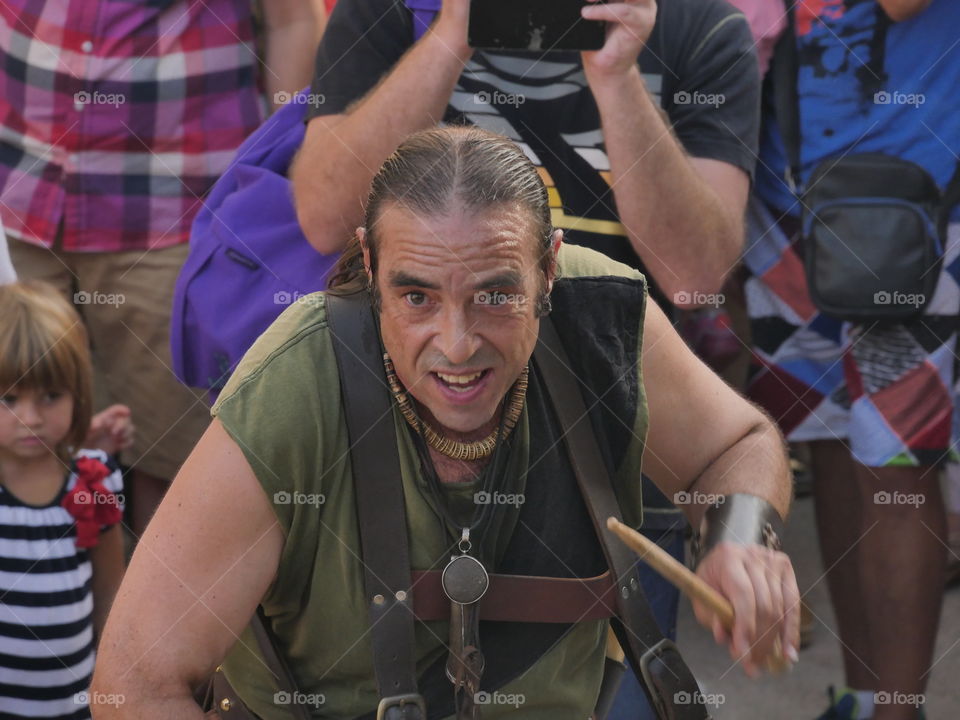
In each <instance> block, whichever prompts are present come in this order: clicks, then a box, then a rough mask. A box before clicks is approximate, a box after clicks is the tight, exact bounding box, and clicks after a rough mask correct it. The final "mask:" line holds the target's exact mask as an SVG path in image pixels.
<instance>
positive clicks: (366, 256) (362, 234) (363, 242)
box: [357, 227, 373, 285]
mask: <svg viewBox="0 0 960 720" xmlns="http://www.w3.org/2000/svg"><path fill="white" fill-rule="evenodd" d="M357 242H359V243H360V250H361V251H362V252H363V267H364V269H365V270H366V271H367V280H368V281H369V282H370V284H371V285H373V273H372V272H371V271H370V247H369V246H368V245H367V231H366V229H365V228H362V227H358V228H357Z"/></svg>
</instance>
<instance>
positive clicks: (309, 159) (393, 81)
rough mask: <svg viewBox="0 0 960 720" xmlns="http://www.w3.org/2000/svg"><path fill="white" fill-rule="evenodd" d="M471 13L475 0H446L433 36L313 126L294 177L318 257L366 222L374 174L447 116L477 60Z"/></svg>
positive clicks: (299, 204) (298, 203)
mask: <svg viewBox="0 0 960 720" xmlns="http://www.w3.org/2000/svg"><path fill="white" fill-rule="evenodd" d="M469 12H470V0H444V2H443V9H442V11H441V12H440V15H439V16H438V17H437V19H436V21H435V22H434V24H433V26H432V27H431V29H430V31H429V32H427V34H426V35H424V37H423V38H422V39H421V40H420V41H419V42H418V43H416V44H415V45H414V46H413V47H412V48H410V50H409V52H407V53H405V54H404V55H403V57H402V59H401V60H400V61H399V62H398V63H397V64H396V65H395V66H394V67H393V69H392V70H391V71H390V72H389V73H388V74H387V75H386V76H385V77H384V78H383V79H382V80H381V81H380V82H379V83H378V84H377V85H376V87H375V88H374V89H373V90H372V91H371V92H369V93H367V95H366V96H364V97H363V98H362V99H361V100H360V101H358V102H357V103H355V104H354V105H353V106H352V107H350V108H349V109H348V110H347V112H345V113H340V114H335V115H322V116H320V117H316V118H314V119H313V120H311V121H310V124H309V125H308V126H307V132H306V137H305V138H304V143H303V147H302V148H301V150H300V153H299V154H298V155H297V158H296V160H295V161H294V165H293V167H292V169H291V177H292V180H293V189H294V201H295V203H296V206H297V217H298V218H299V220H300V225H301V227H302V228H303V231H304V234H305V235H306V236H307V240H309V241H310V244H311V245H313V246H314V247H315V248H316V249H317V250H318V251H319V252H321V253H332V252H339V251H340V250H342V249H343V247H344V246H345V245H346V243H347V241H348V240H349V239H350V237H351V235H352V234H353V232H354V230H355V229H356V228H357V226H359V225H362V224H363V200H364V199H365V198H366V196H367V193H368V191H369V188H370V181H371V180H372V179H373V175H374V172H375V170H376V168H378V167H380V165H381V164H382V163H383V161H384V160H385V159H386V158H387V157H388V156H389V155H390V154H391V153H392V152H393V151H394V150H396V148H397V146H398V145H400V142H401V141H402V140H403V139H404V138H406V137H407V136H408V135H410V134H411V133H414V132H416V131H417V130H423V129H425V128H428V127H431V126H433V125H436V124H437V123H438V122H440V120H441V119H442V118H443V114H444V110H445V109H446V107H447V103H448V102H449V100H450V95H451V93H452V92H453V88H454V86H455V85H456V82H457V78H459V77H460V73H461V71H462V70H463V66H464V64H465V63H466V62H467V60H469V58H470V57H471V55H473V49H472V48H470V46H469V45H468V44H467V18H468V16H469ZM318 198H321V199H322V200H318Z"/></svg>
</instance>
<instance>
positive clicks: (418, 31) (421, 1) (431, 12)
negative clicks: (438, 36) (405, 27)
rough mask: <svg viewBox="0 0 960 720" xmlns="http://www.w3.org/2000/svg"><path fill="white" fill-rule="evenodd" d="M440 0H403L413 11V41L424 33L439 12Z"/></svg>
mask: <svg viewBox="0 0 960 720" xmlns="http://www.w3.org/2000/svg"><path fill="white" fill-rule="evenodd" d="M440 2H441V0H404V5H406V6H407V8H408V9H409V10H410V12H411V13H413V41H414V42H417V41H418V40H419V39H420V38H422V37H423V36H424V35H426V33H427V30H428V29H429V28H430V23H432V22H433V19H434V18H435V17H436V16H437V13H439V12H440Z"/></svg>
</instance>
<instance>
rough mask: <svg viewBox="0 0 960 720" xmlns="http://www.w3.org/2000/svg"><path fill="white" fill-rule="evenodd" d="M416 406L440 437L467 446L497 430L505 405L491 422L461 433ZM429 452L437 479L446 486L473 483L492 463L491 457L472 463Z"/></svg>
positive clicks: (418, 404) (433, 451)
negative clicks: (489, 463) (447, 484)
mask: <svg viewBox="0 0 960 720" xmlns="http://www.w3.org/2000/svg"><path fill="white" fill-rule="evenodd" d="M416 406H417V413H418V414H419V415H420V417H421V418H422V419H423V421H424V422H425V423H427V424H429V425H430V427H432V428H433V429H434V430H435V431H436V432H437V433H438V434H439V435H441V436H443V437H445V438H448V439H450V440H454V441H456V442H461V443H466V444H469V443H473V442H477V441H478V440H483V439H484V438H485V437H487V436H488V435H489V434H490V433H492V432H493V431H494V430H496V429H497V427H499V425H500V416H501V414H502V413H503V403H502V402H501V403H500V406H499V407H498V408H497V412H495V413H494V414H493V417H492V418H490V420H488V421H487V422H486V423H484V424H483V425H481V426H480V427H478V428H477V429H476V430H470V431H469V432H460V431H457V430H452V429H451V428H448V427H445V426H444V425H441V424H440V423H439V422H438V421H437V419H436V418H435V417H434V415H433V413H431V412H430V410H428V409H427V408H426V407H425V406H423V405H421V404H420V403H416ZM428 450H429V452H430V459H431V460H432V461H433V467H434V469H435V470H436V471H437V477H438V478H439V479H440V482H442V483H445V484H446V483H450V484H453V483H463V482H471V481H473V480H476V479H477V478H478V477H480V473H482V472H483V469H484V468H485V467H486V466H487V463H488V462H490V457H489V456H487V457H484V458H480V459H479V460H474V461H472V462H470V461H467V460H456V459H454V458H451V457H448V456H446V455H444V454H443V453H441V452H439V451H437V450H434V449H433V448H432V447H428Z"/></svg>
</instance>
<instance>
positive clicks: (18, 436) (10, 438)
mask: <svg viewBox="0 0 960 720" xmlns="http://www.w3.org/2000/svg"><path fill="white" fill-rule="evenodd" d="M72 421H73V395H71V394H70V393H68V392H60V391H53V390H26V389H19V388H16V389H13V390H10V391H8V392H7V393H6V394H5V395H3V396H2V397H0V459H14V460H29V459H32V458H37V457H42V456H43V455H44V454H49V453H53V452H54V451H55V450H56V448H57V445H59V444H60V442H61V441H62V440H63V439H64V438H65V437H66V436H67V434H68V433H69V432H70V424H71V422H72Z"/></svg>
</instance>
